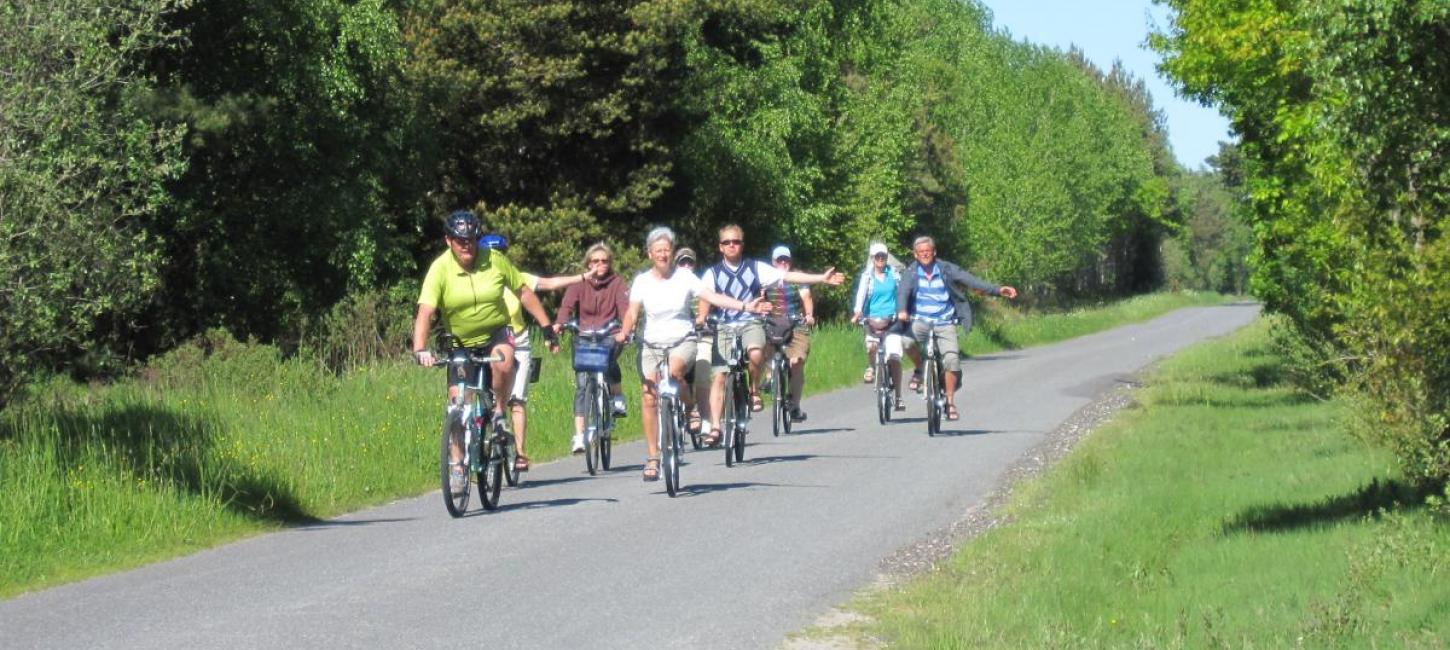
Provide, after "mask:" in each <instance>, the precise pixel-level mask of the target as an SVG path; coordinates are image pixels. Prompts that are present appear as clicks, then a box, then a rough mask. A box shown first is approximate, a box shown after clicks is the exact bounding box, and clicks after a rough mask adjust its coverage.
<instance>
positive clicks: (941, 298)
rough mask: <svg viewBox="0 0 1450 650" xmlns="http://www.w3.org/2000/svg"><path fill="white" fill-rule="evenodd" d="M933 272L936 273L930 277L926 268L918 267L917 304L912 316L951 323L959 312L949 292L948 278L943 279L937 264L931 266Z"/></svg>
mask: <svg viewBox="0 0 1450 650" xmlns="http://www.w3.org/2000/svg"><path fill="white" fill-rule="evenodd" d="M931 270H932V271H934V273H932V274H931V276H929V277H928V276H927V274H926V269H925V268H922V267H921V266H920V265H917V267H916V303H915V305H914V306H913V309H912V313H911V316H912V318H921V319H925V320H930V321H936V322H938V323H947V322H951V320H952V318H955V317H956V315H957V311H956V307H955V306H954V305H953V304H952V296H951V294H950V293H949V292H948V291H947V283H946V278H944V277H942V273H941V267H939V266H937V265H936V264H932V265H931Z"/></svg>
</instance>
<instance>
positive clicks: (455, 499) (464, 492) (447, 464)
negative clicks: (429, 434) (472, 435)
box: [438, 412, 472, 517]
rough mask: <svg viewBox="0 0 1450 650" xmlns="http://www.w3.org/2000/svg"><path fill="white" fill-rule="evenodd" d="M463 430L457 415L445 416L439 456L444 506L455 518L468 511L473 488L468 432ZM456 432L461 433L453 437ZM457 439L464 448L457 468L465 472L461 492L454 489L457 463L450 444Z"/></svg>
mask: <svg viewBox="0 0 1450 650" xmlns="http://www.w3.org/2000/svg"><path fill="white" fill-rule="evenodd" d="M462 429H463V423H462V422H460V421H459V417H458V415H457V414H456V413H451V412H450V414H449V415H446V416H444V418H443V438H442V440H443V445H442V452H441V453H440V455H439V461H438V465H439V467H440V468H441V469H442V477H443V505H444V506H446V507H447V508H448V514H450V515H452V516H454V517H462V516H463V513H464V512H467V511H468V494H469V492H470V488H471V487H472V485H471V484H470V482H469V473H468V451H467V449H468V445H467V442H468V441H467V440H466V439H465V434H466V432H464V431H462ZM455 430H457V431H458V432H459V434H458V435H457V436H454V435H453V432H454V431H455ZM455 439H456V440H457V444H458V445H459V447H461V448H462V452H461V455H460V457H459V461H458V463H456V466H457V467H459V468H460V469H462V471H463V485H462V489H461V490H459V491H455V490H454V489H453V477H452V472H453V468H454V467H455V463H454V462H453V453H452V449H451V448H452V445H451V444H450V443H451V442H453V441H454V440H455Z"/></svg>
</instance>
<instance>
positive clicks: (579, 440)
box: [573, 433, 584, 454]
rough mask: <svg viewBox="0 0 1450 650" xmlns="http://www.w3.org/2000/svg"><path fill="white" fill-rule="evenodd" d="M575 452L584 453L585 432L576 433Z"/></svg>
mask: <svg viewBox="0 0 1450 650" xmlns="http://www.w3.org/2000/svg"><path fill="white" fill-rule="evenodd" d="M573 453H576V454H582V453H584V434H582V433H576V434H574V450H573Z"/></svg>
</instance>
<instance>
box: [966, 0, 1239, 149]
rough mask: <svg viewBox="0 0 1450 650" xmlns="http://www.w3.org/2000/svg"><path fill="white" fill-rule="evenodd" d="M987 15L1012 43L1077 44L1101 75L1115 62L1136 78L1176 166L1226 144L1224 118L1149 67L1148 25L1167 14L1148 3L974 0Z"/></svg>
mask: <svg viewBox="0 0 1450 650" xmlns="http://www.w3.org/2000/svg"><path fill="white" fill-rule="evenodd" d="M977 1H978V2H980V3H982V4H983V5H986V6H987V8H988V9H991V11H992V24H993V25H994V26H996V27H997V28H998V29H999V30H1002V29H1005V30H1006V31H1007V32H1008V33H1010V34H1011V35H1012V38H1014V39H1016V40H1019V41H1021V40H1026V41H1030V42H1032V43H1036V44H1039V45H1047V46H1050V47H1056V48H1058V49H1062V50H1066V49H1067V48H1068V46H1070V45H1077V47H1078V49H1080V50H1082V51H1083V53H1084V54H1086V55H1087V58H1088V59H1089V60H1090V61H1092V62H1093V63H1094V64H1096V65H1097V66H1098V67H1099V68H1101V69H1103V70H1104V71H1107V70H1108V69H1110V68H1111V67H1112V65H1113V60H1114V59H1120V60H1122V62H1123V65H1124V66H1125V67H1126V68H1127V69H1128V71H1130V72H1132V73H1133V76H1134V77H1137V78H1139V79H1142V80H1143V81H1144V83H1145V84H1146V85H1147V86H1148V92H1149V93H1151V94H1152V95H1153V105H1154V106H1155V107H1157V108H1158V109H1159V110H1161V111H1163V114H1164V116H1165V117H1166V118H1167V123H1168V140H1169V143H1170V144H1171V146H1172V147H1173V155H1174V156H1176V157H1177V158H1178V162H1179V164H1181V165H1183V166H1184V167H1186V168H1189V169H1202V168H1203V167H1204V163H1203V160H1204V158H1207V157H1209V156H1211V155H1213V154H1215V153H1218V143H1219V141H1221V140H1229V139H1231V138H1230V136H1229V132H1228V119H1227V118H1225V117H1223V116H1222V115H1219V113H1218V111H1217V110H1215V109H1212V108H1205V107H1203V106H1200V105H1199V104H1198V103H1197V102H1194V101H1191V100H1185V99H1181V98H1179V97H1178V96H1177V95H1175V94H1174V92H1173V88H1172V87H1171V86H1170V85H1169V84H1168V82H1167V81H1165V80H1164V79H1163V78H1162V77H1161V76H1160V75H1159V74H1158V71H1157V70H1156V69H1154V66H1155V65H1157V63H1158V60H1159V57H1158V54H1157V53H1155V52H1153V51H1151V50H1149V49H1147V47H1146V46H1145V45H1144V42H1145V41H1146V40H1147V39H1148V30H1149V26H1150V24H1151V23H1150V20H1152V21H1156V22H1157V24H1158V25H1159V26H1167V24H1168V19H1167V15H1168V10H1167V9H1166V8H1164V7H1161V6H1155V5H1153V3H1152V2H1151V1H1150V0H977Z"/></svg>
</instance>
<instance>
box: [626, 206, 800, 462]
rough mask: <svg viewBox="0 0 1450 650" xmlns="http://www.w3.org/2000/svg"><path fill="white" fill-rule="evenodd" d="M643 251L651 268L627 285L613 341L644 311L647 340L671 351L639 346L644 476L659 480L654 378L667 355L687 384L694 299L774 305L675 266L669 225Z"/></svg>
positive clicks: (746, 307) (745, 306) (759, 308)
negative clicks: (720, 288)
mask: <svg viewBox="0 0 1450 650" xmlns="http://www.w3.org/2000/svg"><path fill="white" fill-rule="evenodd" d="M645 251H646V252H647V253H648V254H649V259H650V262H651V267H650V269H649V270H648V271H645V272H644V273H641V274H639V275H638V276H635V278H634V282H633V283H632V284H630V287H629V310H628V311H626V312H625V314H624V323H623V327H621V328H620V330H619V334H616V335H615V339H616V340H617V341H619V342H620V343H623V342H624V341H625V339H626V338H627V337H628V336H629V333H630V332H632V331H634V327H635V325H636V324H637V323H638V322H639V318H640V315H641V312H643V315H644V332H643V334H641V336H642V338H643V340H644V342H645V343H647V344H649V345H654V346H669V347H668V348H667V349H664V350H660V349H653V348H650V347H647V346H641V348H640V356H639V359H640V378H641V380H642V381H643V384H644V391H643V395H642V397H641V400H640V402H641V404H640V406H641V408H640V422H641V424H642V426H643V428H644V440H645V445H646V447H648V456H647V457H646V458H645V465H644V480H646V481H654V480H658V479H659V476H660V450H659V441H658V440H656V438H657V436H658V433H657V432H658V430H659V422H658V418H659V416H658V414H657V413H656V411H655V400H656V395H657V393H656V392H655V390H656V389H655V382H656V380H658V379H659V377H658V376H657V374H658V369H659V366H660V362H661V361H663V360H664V358H665V357H668V358H669V368H670V376H671V377H674V378H675V381H677V382H681V383H682V384H683V382H684V378H685V366H686V365H687V364H691V363H694V361H695V325H694V318H693V314H691V310H690V307H691V305H692V301H691V298H695V297H698V298H699V299H701V300H704V301H706V302H708V303H710V304H712V305H715V306H717V307H720V308H723V309H736V310H740V311H753V312H755V313H758V314H765V313H769V312H770V308H771V306H770V303H767V302H763V301H760V300H750V301H744V302H742V301H740V300H736V299H734V298H730V297H727V296H723V295H720V294H717V293H715V292H713V291H706V290H705V287H704V285H702V284H701V282H700V279H699V278H698V277H695V274H693V273H688V272H676V270H675V233H674V231H672V230H670V229H669V228H664V227H660V228H655V229H654V230H651V231H650V233H649V235H648V236H647V237H645Z"/></svg>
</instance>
